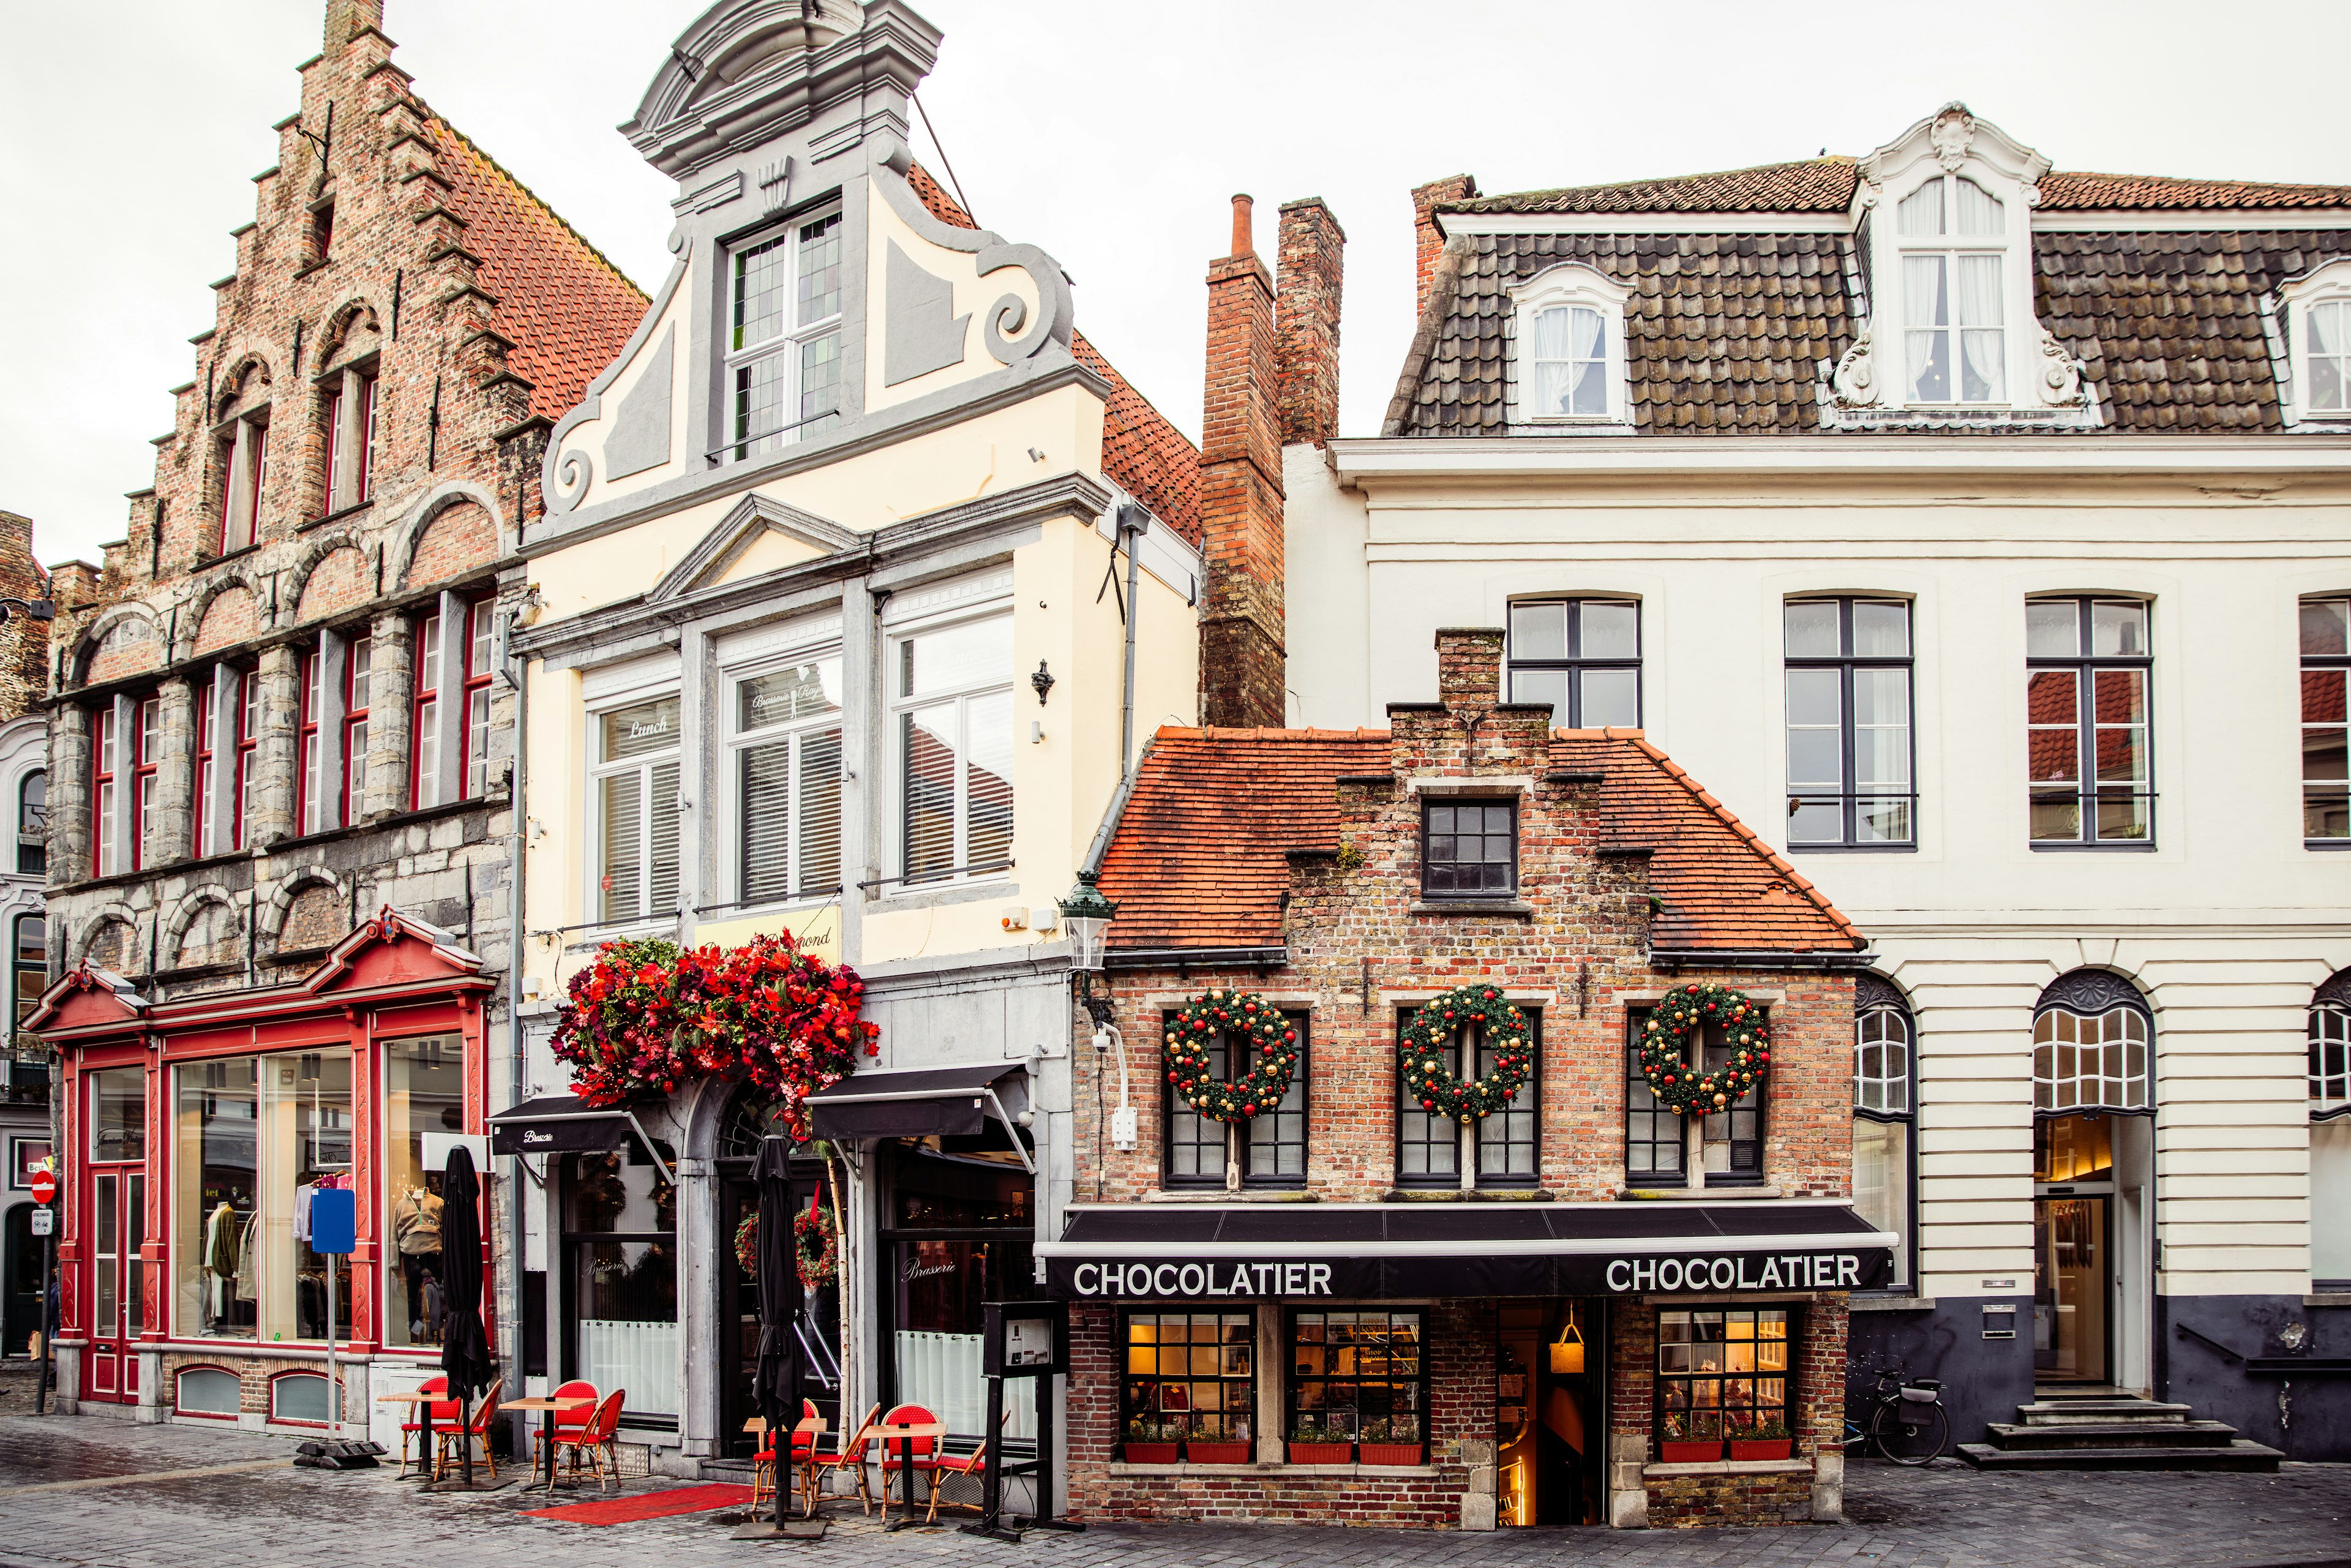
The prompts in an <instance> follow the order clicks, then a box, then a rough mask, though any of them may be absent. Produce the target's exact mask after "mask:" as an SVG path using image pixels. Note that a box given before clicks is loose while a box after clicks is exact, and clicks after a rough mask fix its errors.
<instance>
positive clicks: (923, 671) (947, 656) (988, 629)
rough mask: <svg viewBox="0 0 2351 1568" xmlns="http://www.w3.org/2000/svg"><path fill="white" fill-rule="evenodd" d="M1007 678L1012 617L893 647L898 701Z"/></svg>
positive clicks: (942, 630) (970, 623) (924, 636)
mask: <svg viewBox="0 0 2351 1568" xmlns="http://www.w3.org/2000/svg"><path fill="white" fill-rule="evenodd" d="M1011 678H1012V617H1010V616H1009V615H991V616H989V617H987V619H986V620H984V621H967V622H963V623H962V624H960V625H956V626H943V627H941V628H939V630H937V631H935V632H921V633H919V634H918V635H915V636H913V637H908V638H906V639H905V640H904V641H903V642H901V643H899V644H898V695H900V696H902V697H919V696H928V695H930V694H931V693H933V692H944V691H956V690H960V689H962V688H964V687H967V686H989V685H998V683H1000V682H1004V681H1008V680H1010V679H1011Z"/></svg>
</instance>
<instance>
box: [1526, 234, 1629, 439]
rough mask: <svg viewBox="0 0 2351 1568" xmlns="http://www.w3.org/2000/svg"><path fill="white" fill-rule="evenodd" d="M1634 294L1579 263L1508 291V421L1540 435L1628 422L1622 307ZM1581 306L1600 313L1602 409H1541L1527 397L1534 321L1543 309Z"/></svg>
mask: <svg viewBox="0 0 2351 1568" xmlns="http://www.w3.org/2000/svg"><path fill="white" fill-rule="evenodd" d="M1632 297H1633V290H1632V287H1631V286H1630V285H1628V284H1624V283H1620V282H1618V281H1617V280H1616V279H1614V278H1613V277H1609V276H1608V275H1607V274H1606V273H1604V272H1602V271H1600V270H1598V269H1597V268H1595V267H1589V266H1587V265H1585V264H1584V263H1583V262H1580V261H1565V262H1561V263H1559V264H1558V265H1557V266H1554V267H1546V268H1544V269H1543V270H1542V271H1541V272H1539V273H1537V274H1536V275H1535V276H1534V277H1531V278H1529V279H1527V281H1525V282H1524V283H1521V284H1520V285H1519V286H1518V287H1516V288H1514V289H1512V290H1511V291H1510V331H1511V350H1510V423H1511V424H1512V425H1524V426H1527V427H1529V428H1531V429H1535V430H1540V431H1542V432H1543V433H1545V434H1552V433H1556V432H1560V431H1572V430H1604V431H1607V432H1608V433H1609V434H1623V433H1624V432H1625V429H1626V428H1627V427H1628V426H1629V425H1630V423H1631V421H1632V415H1631V413H1629V412H1628V408H1629V399H1630V393H1629V392H1628V389H1627V387H1626V384H1625V315H1626V311H1625V306H1626V303H1627V302H1628V301H1630V300H1631V298H1632ZM1563 308H1564V309H1574V308H1583V309H1587V310H1596V311H1598V312H1599V313H1600V320H1601V330H1602V333H1603V335H1604V346H1603V350H1602V354H1603V358H1604V361H1605V364H1606V366H1607V368H1606V370H1605V371H1604V372H1603V377H1602V380H1603V384H1604V386H1605V387H1606V389H1607V393H1608V406H1607V409H1606V411H1605V412H1604V413H1597V414H1589V413H1541V412H1539V411H1537V410H1536V409H1535V407H1534V406H1533V404H1532V403H1531V401H1530V400H1531V397H1532V395H1533V387H1534V380H1535V375H1534V358H1533V356H1534V344H1535V320H1536V318H1537V317H1539V316H1541V314H1542V313H1543V312H1544V311H1546V310H1557V309H1563Z"/></svg>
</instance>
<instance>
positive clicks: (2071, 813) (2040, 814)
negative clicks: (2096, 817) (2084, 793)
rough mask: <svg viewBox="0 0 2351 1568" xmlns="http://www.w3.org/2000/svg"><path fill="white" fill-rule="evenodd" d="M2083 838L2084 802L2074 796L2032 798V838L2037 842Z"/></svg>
mask: <svg viewBox="0 0 2351 1568" xmlns="http://www.w3.org/2000/svg"><path fill="white" fill-rule="evenodd" d="M2081 836H2082V802H2081V800H2080V799H2079V797H2077V796H2074V795H2070V794H2069V795H2035V796H2033V798H2032V837H2033V838H2034V840H2035V841H2044V842H2066V843H2070V842H2072V841H2074V840H2076V839H2079V838H2080V837H2081Z"/></svg>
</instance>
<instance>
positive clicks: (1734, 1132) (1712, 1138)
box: [1625, 1009, 1766, 1186]
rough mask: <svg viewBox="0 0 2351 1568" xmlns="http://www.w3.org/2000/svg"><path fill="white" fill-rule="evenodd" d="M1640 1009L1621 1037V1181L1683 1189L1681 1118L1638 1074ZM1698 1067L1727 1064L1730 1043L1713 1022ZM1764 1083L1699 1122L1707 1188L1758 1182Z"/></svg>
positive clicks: (1685, 1175)
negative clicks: (1622, 1068)
mask: <svg viewBox="0 0 2351 1568" xmlns="http://www.w3.org/2000/svg"><path fill="white" fill-rule="evenodd" d="M1647 1017H1648V1011H1647V1009H1640V1010H1638V1011H1635V1012H1633V1013H1631V1014H1630V1015H1629V1016H1628V1019H1627V1022H1628V1025H1629V1029H1628V1032H1627V1035H1626V1039H1625V1181H1626V1182H1627V1183H1628V1184H1630V1185H1632V1186H1687V1185H1688V1181H1689V1177H1688V1161H1689V1151H1688V1147H1687V1145H1686V1144H1685V1143H1684V1142H1683V1139H1684V1136H1685V1132H1684V1129H1685V1127H1686V1126H1687V1121H1686V1119H1685V1118H1683V1117H1681V1116H1678V1115H1676V1114H1675V1113H1673V1112H1672V1111H1669V1110H1667V1109H1666V1108H1664V1107H1663V1106H1660V1105H1659V1104H1658V1103H1657V1099H1656V1095H1655V1094H1653V1093H1652V1092H1650V1090H1649V1081H1648V1080H1647V1079H1646V1077H1644V1076H1643V1075H1642V1072H1641V1044H1640V1041H1641V1025H1642V1023H1643V1020H1645V1019H1646V1018H1647ZM1703 1055H1704V1058H1705V1060H1704V1061H1703V1062H1702V1063H1701V1066H1702V1067H1703V1068H1705V1069H1706V1070H1708V1071H1715V1070H1719V1069H1721V1068H1724V1067H1727V1066H1729V1063H1730V1042H1729V1039H1728V1038H1727V1037H1726V1036H1725V1034H1724V1033H1723V1030H1722V1026H1721V1025H1719V1024H1708V1025H1707V1026H1706V1041H1705V1046H1704V1048H1703ZM1765 1103H1766V1096H1765V1091H1764V1085H1763V1084H1762V1083H1757V1084H1756V1085H1754V1086H1753V1087H1752V1088H1750V1089H1749V1090H1748V1091H1747V1092H1745V1093H1743V1094H1741V1095H1740V1097H1739V1098H1738V1099H1736V1100H1734V1101H1732V1102H1731V1103H1730V1105H1729V1108H1728V1109H1727V1110H1722V1111H1717V1112H1715V1113H1713V1114H1711V1115H1708V1116H1706V1117H1703V1118H1700V1119H1699V1123H1698V1128H1699V1135H1698V1150H1699V1160H1700V1166H1699V1168H1700V1169H1701V1170H1702V1171H1704V1172H1705V1173H1706V1180H1705V1183H1704V1185H1705V1186H1756V1185H1758V1184H1760V1183H1761V1181H1762V1180H1763V1137H1764V1106H1765Z"/></svg>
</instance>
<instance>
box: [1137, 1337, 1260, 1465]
mask: <svg viewBox="0 0 2351 1568" xmlns="http://www.w3.org/2000/svg"><path fill="white" fill-rule="evenodd" d="M1124 1320H1125V1321H1124V1322H1123V1324H1122V1325H1121V1331H1120V1338H1121V1341H1122V1342H1123V1343H1124V1345H1125V1347H1126V1371H1125V1375H1124V1377H1123V1378H1122V1379H1121V1383H1122V1385H1123V1388H1122V1393H1121V1396H1120V1415H1121V1416H1122V1417H1123V1419H1122V1421H1121V1424H1120V1425H1121V1430H1122V1431H1123V1433H1124V1435H1125V1438H1126V1440H1127V1441H1128V1442H1134V1443H1176V1442H1184V1441H1187V1440H1190V1439H1195V1438H1196V1439H1201V1440H1205V1441H1208V1442H1227V1443H1239V1442H1247V1441H1250V1440H1252V1438H1253V1437H1254V1436H1255V1433H1256V1427H1257V1314H1256V1313H1255V1312H1127V1313H1125V1314H1124Z"/></svg>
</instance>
